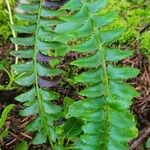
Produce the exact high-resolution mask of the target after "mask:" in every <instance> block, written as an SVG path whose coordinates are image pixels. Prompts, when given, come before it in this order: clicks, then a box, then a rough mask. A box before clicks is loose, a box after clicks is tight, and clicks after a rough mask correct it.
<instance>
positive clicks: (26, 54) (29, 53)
mask: <svg viewBox="0 0 150 150" xmlns="http://www.w3.org/2000/svg"><path fill="white" fill-rule="evenodd" d="M10 54H11V55H12V56H15V57H18V58H32V57H33V50H32V49H28V50H19V51H12V52H10Z"/></svg>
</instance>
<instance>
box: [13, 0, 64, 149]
mask: <svg viewBox="0 0 150 150" xmlns="http://www.w3.org/2000/svg"><path fill="white" fill-rule="evenodd" d="M60 4H62V3H60V2H51V1H43V0H29V1H27V2H26V3H23V4H20V5H19V6H18V9H17V10H18V12H17V14H16V17H17V18H18V20H22V21H25V24H26V25H15V26H12V28H13V29H14V30H15V31H17V32H18V33H19V35H20V37H17V38H11V40H12V42H13V43H15V44H17V45H21V47H24V48H22V50H19V51H14V52H12V53H11V54H12V55H13V56H16V57H18V58H21V59H20V63H19V64H14V65H12V68H13V69H14V70H15V72H16V73H17V77H16V78H15V82H16V83H17V84H18V85H21V86H25V87H29V88H31V89H30V90H29V91H27V92H25V93H23V94H21V95H19V96H17V97H16V100H17V101H20V102H23V103H24V106H25V109H24V110H22V111H21V112H20V114H21V115H22V116H29V115H33V114H34V115H35V116H36V118H35V120H34V121H33V122H32V123H31V124H29V125H28V126H27V130H28V131H30V132H37V134H36V136H35V138H34V139H33V142H32V143H33V144H42V143H45V142H46V140H47V139H48V141H49V143H50V145H51V148H52V149H54V146H53V142H55V141H56V139H57V135H56V133H55V127H54V121H56V120H57V119H58V118H59V117H60V116H61V107H60V106H58V105H56V103H54V100H56V99H58V98H59V94H58V93H57V92H54V91H52V88H54V87H56V86H57V85H58V84H59V81H58V80H57V79H55V78H54V77H57V76H58V77H59V76H60V75H61V74H62V71H61V70H60V69H59V68H58V67H57V64H58V63H59V62H60V58H61V56H60V55H59V57H58V52H59V51H61V54H62V53H63V51H62V47H61V46H60V43H59V42H53V43H52V39H53V38H54V37H55V33H54V32H53V29H54V27H55V26H56V25H57V24H58V23H60V22H62V21H61V20H60V19H59V18H58V12H57V10H56V9H58V8H59V6H60ZM24 34H25V36H26V37H23V35H24ZM21 36H22V37H21ZM56 50H57V51H56ZM21 61H22V62H21ZM29 88H28V89H29Z"/></svg>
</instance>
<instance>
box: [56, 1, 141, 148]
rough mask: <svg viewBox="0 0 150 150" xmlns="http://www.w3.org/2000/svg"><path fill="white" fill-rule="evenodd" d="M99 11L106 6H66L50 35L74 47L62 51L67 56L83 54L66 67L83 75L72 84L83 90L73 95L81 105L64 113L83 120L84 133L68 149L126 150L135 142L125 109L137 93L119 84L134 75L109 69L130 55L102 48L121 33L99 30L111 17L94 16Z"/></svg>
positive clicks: (97, 3)
mask: <svg viewBox="0 0 150 150" xmlns="http://www.w3.org/2000/svg"><path fill="white" fill-rule="evenodd" d="M105 6H106V0H93V1H90V0H78V2H77V1H76V0H70V1H69V2H68V3H67V4H65V5H64V6H63V7H62V8H61V10H63V9H67V10H70V12H71V13H70V15H69V16H63V17H62V19H63V20H64V21H65V22H64V23H62V24H60V25H58V26H57V27H56V29H55V31H56V33H59V34H62V36H66V38H65V39H64V41H63V42H64V43H69V41H71V40H72V41H73V40H74V41H77V42H75V43H74V44H73V45H68V47H69V50H70V51H71V50H73V51H76V52H78V53H83V54H84V57H82V58H78V59H77V60H75V61H73V62H71V65H74V66H76V67H78V68H86V70H87V71H85V72H83V73H81V74H79V75H77V76H76V77H75V78H74V80H75V83H83V84H84V85H85V86H86V87H85V89H83V90H82V91H80V93H79V94H80V95H81V96H83V97H84V99H83V100H80V101H78V102H75V103H73V104H72V105H71V106H70V108H69V115H70V117H76V118H81V119H82V120H84V125H83V127H82V129H83V132H84V133H83V134H82V135H81V136H80V138H79V140H77V141H76V143H75V144H74V149H82V150H127V149H128V142H129V141H130V140H131V139H133V138H134V137H136V136H137V129H136V124H135V120H134V117H133V115H132V114H131V113H130V111H129V107H130V105H131V103H132V99H133V98H134V97H136V96H138V92H136V91H135V89H134V88H133V87H131V86H130V85H128V84H126V83H124V81H125V80H127V79H130V78H134V77H135V76H136V75H137V74H138V73H139V71H138V70H137V69H134V68H132V67H117V66H114V65H113V64H114V63H113V62H117V61H119V60H122V59H124V58H127V57H129V56H131V55H132V52H129V51H122V50H119V49H112V48H106V46H107V45H108V44H109V43H111V42H113V41H114V40H116V39H117V37H118V36H120V34H121V33H122V32H123V31H124V29H122V28H117V29H114V30H112V31H101V30H100V28H102V27H103V26H106V25H108V24H110V23H111V22H112V21H113V20H114V19H115V17H116V14H117V12H108V13H106V14H100V13H99V12H100V11H101V10H102V9H103V8H104V7H105ZM67 36H68V38H67ZM69 38H70V39H69ZM80 41H81V42H80Z"/></svg>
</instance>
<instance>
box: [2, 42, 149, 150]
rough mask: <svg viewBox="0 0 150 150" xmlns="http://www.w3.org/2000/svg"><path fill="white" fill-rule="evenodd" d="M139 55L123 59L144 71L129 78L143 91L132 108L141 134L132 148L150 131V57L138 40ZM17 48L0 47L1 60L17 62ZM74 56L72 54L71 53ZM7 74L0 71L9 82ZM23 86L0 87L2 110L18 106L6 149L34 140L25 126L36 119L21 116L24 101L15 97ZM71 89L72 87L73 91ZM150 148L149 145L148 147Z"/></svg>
mask: <svg viewBox="0 0 150 150" xmlns="http://www.w3.org/2000/svg"><path fill="white" fill-rule="evenodd" d="M134 46H135V55H134V57H131V58H128V59H125V60H123V61H122V62H120V63H121V64H122V65H129V66H134V67H136V68H139V69H140V71H141V72H140V74H139V75H138V77H137V78H135V79H133V80H129V81H128V82H129V83H130V84H131V85H133V86H134V87H135V88H136V89H137V90H138V91H139V93H140V96H139V97H138V98H136V99H134V102H133V105H132V107H131V111H133V113H134V114H135V118H136V120H137V127H138V129H139V136H138V137H137V139H134V140H133V141H131V142H130V143H129V145H130V149H132V150H141V149H143V147H145V146H143V145H145V142H146V140H147V138H148V136H149V135H150V64H149V62H148V60H147V59H146V58H145V57H144V56H143V55H142V54H141V53H140V52H139V50H138V45H137V44H136V43H135V45H134ZM12 49H13V45H12V44H5V45H4V46H2V47H0V60H3V59H5V61H7V62H9V63H10V64H11V63H13V61H14V60H13V58H12V57H11V56H10V54H9V52H10V51H11V50H12ZM69 57H70V58H68V59H72V58H71V57H72V55H70V56H69ZM7 80H8V79H7V76H6V75H5V74H4V73H3V72H1V73H0V84H5V83H6V82H7ZM21 91H22V89H20V88H17V89H14V90H5V91H0V110H2V109H3V108H4V107H5V106H6V105H8V104H12V103H14V104H15V108H14V109H13V111H12V112H11V113H10V115H9V117H8V119H7V122H6V126H9V129H10V132H9V136H7V138H5V139H4V141H3V143H0V144H2V148H3V149H2V150H5V149H6V150H12V149H13V148H14V145H16V144H17V143H19V142H20V141H22V140H23V139H25V140H27V141H31V139H32V136H33V135H31V134H30V133H27V132H26V131H25V127H26V126H27V124H28V123H29V122H31V121H32V119H33V118H34V116H30V117H26V118H22V117H20V116H19V110H20V109H22V105H21V104H19V103H18V102H16V101H15V100H14V98H15V96H16V95H18V94H19V93H21ZM70 92H71V91H70ZM30 149H32V150H33V149H36V150H38V149H39V150H46V149H49V148H48V147H47V146H46V145H42V147H34V148H33V147H32V148H30ZM144 149H145V150H146V148H144Z"/></svg>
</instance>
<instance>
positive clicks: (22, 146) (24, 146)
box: [15, 141, 28, 150]
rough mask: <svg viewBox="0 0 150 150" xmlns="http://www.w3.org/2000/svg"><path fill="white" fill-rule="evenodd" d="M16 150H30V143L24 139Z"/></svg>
mask: <svg viewBox="0 0 150 150" xmlns="http://www.w3.org/2000/svg"><path fill="white" fill-rule="evenodd" d="M15 150H28V143H27V142H26V141H22V142H21V143H19V144H18V145H17V146H16V147H15Z"/></svg>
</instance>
